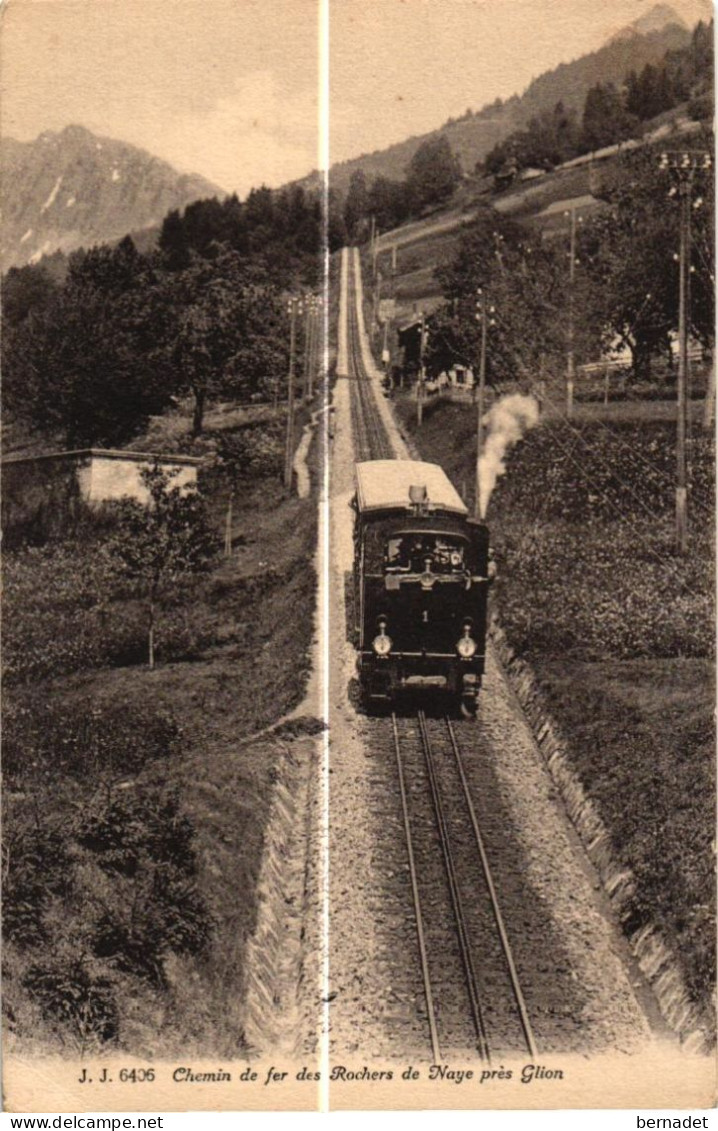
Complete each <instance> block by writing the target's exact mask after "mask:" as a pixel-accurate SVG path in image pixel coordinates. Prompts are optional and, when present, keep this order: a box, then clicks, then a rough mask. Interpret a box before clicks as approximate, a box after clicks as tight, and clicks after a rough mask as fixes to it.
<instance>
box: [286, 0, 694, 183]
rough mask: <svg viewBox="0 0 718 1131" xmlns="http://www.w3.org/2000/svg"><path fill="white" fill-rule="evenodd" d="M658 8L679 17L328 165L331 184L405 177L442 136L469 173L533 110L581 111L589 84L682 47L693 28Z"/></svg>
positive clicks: (616, 77) (615, 78) (618, 77)
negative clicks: (513, 91) (360, 176)
mask: <svg viewBox="0 0 718 1131" xmlns="http://www.w3.org/2000/svg"><path fill="white" fill-rule="evenodd" d="M656 9H662V10H663V12H664V15H665V16H666V18H668V17H669V16H675V21H676V22H674V21H673V20H671V21H670V22H668V23H666V24H664V25H663V26H662V27H660V28H658V29H655V30H652V31H648V32H644V33H641V32H637V33H636V34H632V35H628V36H619V38H612V39H610V40H609V41H607V42H606V43H604V44H603V46H602V47H600V48H598V49H597V50H596V51H593V52H589V53H588V54H586V55H582V56H580V57H579V58H578V59H574V60H572V61H571V62H568V63H559V64H558V66H556V67H555V68H553V70H551V71H546V72H544V74H541V75H539V76H538V77H537V78H535V79H533V80H532V82H531V83H529V85H528V87H527V88H526V90H525V91H524V92H523V94H521V95H513V96H512V97H511V98H509V99H507V100H506V101H501V100H500V99H497V100H496V101H495V102H494V103H492V104H490V105H488V106H484V107H483V108H482V109H480V110H477V111H473V112H472V113H470V114H465V115H464V116H463V117H462V118H459V119H449V120H448V121H447V122H444V123H443V124H442V125H441V126H438V127H437V128H436V129H434V130H430V131H428V132H427V133H424V134H421V135H415V136H414V137H411V138H406V139H405V140H404V141H401V142H396V143H394V144H393V145H390V146H386V147H385V148H384V149H380V150H375V151H374V152H372V153H364V154H361V155H359V156H357V157H352V158H349V159H348V160H346V161H343V162H338V163H337V164H336V165H333V166H332V167H331V169H330V172H329V181H330V185H331V186H332V187H333V188H334V189H335V190H337V192H339V193H340V194H343V193H345V192H346V190H347V188H348V186H349V181H350V179H351V176H352V174H353V173H354V172H355V171H357V170H361V171H363V172H364V174H365V176H366V178H367V180H371V179H372V178H374V177H377V176H384V177H388V178H389V179H391V180H401V179H403V177H404V174H405V170H406V167H407V165H408V164H409V162H410V161H411V158H412V157H413V155H414V153H415V152H416V150H417V149H418V148H419V146H420V145H421V144H422V143H423V142H425V141H427V140H429V139H433V138H437V137H441V136H444V137H446V138H447V139H448V141H449V144H450V145H451V147H452V149H453V150H454V152H455V153H456V154H457V155H458V156H459V158H460V160H461V163H462V167H463V169H464V172H465V173H470V172H471V171H472V170H473V169H474V167H475V165H476V163H477V162H478V161H482V160H483V158H484V157H485V156H486V154H487V153H488V152H489V151H490V150H491V149H492V148H493V147H494V146H495V145H496V144H497V143H498V142H500V141H503V140H504V138H506V137H508V135H509V134H510V133H513V132H514V131H515V130H518V129H522V128H524V127H526V126H527V125H528V123H529V121H530V119H531V118H532V117H534V116H535V115H537V114H540V113H542V112H544V111H546V110H550V109H553V107H554V106H555V105H556V103H557V102H563V104H564V106H565V108H566V109H571V110H574V111H576V112H577V113H579V114H580V112H581V111H582V109H583V103H584V100H585V97H586V93H587V91H588V89H589V88H590V87H591V86H593V85H595V84H596V83H598V82H613V83H617V84H620V83H622V82H623V81H624V80H625V79H626V77H627V75H628V73H629V72H630V71H631V70H637V71H640V70H641V69H642V68H643V67H644V66H645V65H646V63H654V64H655V63H658V62H660V61H661V60H662V59H663V57H664V55H665V54H666V52H667V51H672V50H678V49H680V48H682V47H685V46H686V44H687V43H688V42H689V40H690V32H689V31H688V29H687V27H686V26H685V24H683V22H682V21H680V17H678V16H677V15H675V12H674V10H673V9H672V8H670V7H669V6H668V5H665V4H664V5H656V6H655V8H654V9H652V10H651V11H655V10H656ZM647 16H650V12H649V13H647ZM624 30H625V29H624ZM316 179H317V174H316V173H312V174H310V175H309V176H308V177H305V178H302V179H301V180H300V181H299V182H297V183H299V184H302V185H311V184H314V183H316Z"/></svg>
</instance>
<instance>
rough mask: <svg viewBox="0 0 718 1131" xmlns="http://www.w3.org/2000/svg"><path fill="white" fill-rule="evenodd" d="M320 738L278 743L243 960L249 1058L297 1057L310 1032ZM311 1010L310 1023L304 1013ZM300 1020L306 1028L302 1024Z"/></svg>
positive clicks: (315, 990)
mask: <svg viewBox="0 0 718 1131" xmlns="http://www.w3.org/2000/svg"><path fill="white" fill-rule="evenodd" d="M321 741H322V739H321V736H319V737H313V738H301V739H297V740H296V741H294V742H291V743H287V744H283V748H282V752H281V754H280V756H279V760H278V764H277V771H276V772H277V780H276V783H275V785H274V791H273V797H272V803H271V809H270V813H269V819H268V823H267V830H266V834H265V841H264V848H263V852H262V863H261V867H260V874H259V879H258V883H257V923H256V927H255V930H254V934H253V935H252V937H251V939H250V940H249V942H248V944H247V952H246V957H245V971H246V974H245V987H244V1000H245V1038H246V1041H247V1044H248V1046H249V1048H250V1049H251V1052H252V1056H261V1055H262V1054H264V1053H268V1052H270V1051H271V1052H272V1054H273V1055H274V1054H275V1053H276V1054H284V1055H285V1056H287V1057H294V1056H297V1057H299V1056H300V1055H301V1054H302V1053H306V1052H308V1051H311V1048H310V1047H309V1046H310V1045H311V1043H312V1031H311V1030H313V1032H314V1033H316V1031H317V1029H318V1020H317V1018H318V1015H319V968H320V953H319V947H318V944H317V940H316V939H313V938H311V934H312V932H311V931H310V932H307V931H306V930H305V926H306V923H307V922H310V921H311V920H312V919H317V920H318V919H319V915H320V907H319V903H318V901H317V906H316V908H314V909H310V908H309V907H308V902H309V901H310V900H313V899H314V897H315V896H316V893H317V891H318V883H317V871H318V868H317V860H316V853H317V838H316V836H314V835H313V831H312V830H313V829H314V828H316V827H317V825H318V813H317V805H318V804H319V798H320V789H319V783H318V780H317V779H318V767H319V764H320V757H319V751H320V744H321ZM314 1006H316V1010H317V1017H315V1018H313V1019H309V1018H308V1016H307V1014H308V1013H309V1012H311V1011H312V1009H313V1007H314ZM308 1021H309V1022H310V1023H309V1024H308Z"/></svg>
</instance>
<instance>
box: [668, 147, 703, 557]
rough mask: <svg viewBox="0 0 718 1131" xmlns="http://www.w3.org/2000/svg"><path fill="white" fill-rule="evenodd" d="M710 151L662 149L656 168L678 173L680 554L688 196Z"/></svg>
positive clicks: (681, 536)
mask: <svg viewBox="0 0 718 1131" xmlns="http://www.w3.org/2000/svg"><path fill="white" fill-rule="evenodd" d="M710 166H711V157H710V154H709V153H707V152H706V151H705V150H701V151H697V152H696V151H693V152H691V151H687V152H686V151H684V152H682V153H676V152H673V153H662V154H661V161H660V166H659V168H661V169H670V170H671V171H672V172H674V173H675V174H676V175H677V177H678V201H679V208H680V243H679V252H678V388H677V397H676V399H677V405H676V408H677V425H676V547H677V549H678V552H679V553H680V554H685V552H686V550H687V548H688V484H687V477H686V422H687V416H688V397H687V385H688V327H689V325H690V292H689V289H688V288H689V279H690V269H691V197H692V192H693V179H694V177H695V174H696V170H698V169H709V168H710Z"/></svg>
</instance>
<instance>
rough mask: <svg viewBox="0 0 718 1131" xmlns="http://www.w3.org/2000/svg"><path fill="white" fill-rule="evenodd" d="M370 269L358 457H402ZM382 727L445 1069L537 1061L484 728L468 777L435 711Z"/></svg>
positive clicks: (353, 321) (354, 358)
mask: <svg viewBox="0 0 718 1131" xmlns="http://www.w3.org/2000/svg"><path fill="white" fill-rule="evenodd" d="M358 270H359V263H358V257H355V255H354V254H353V253H350V260H349V277H348V293H347V308H348V309H347V360H348V363H349V365H348V368H349V383H350V389H351V416H352V434H353V440H354V453H355V459H356V460H357V461H361V460H367V459H393V458H394V451H393V448H392V445H391V441H390V439H389V436H388V435H387V431H386V428H385V427H384V424H383V421H382V419H381V416H380V413H379V410H378V408H377V404H376V400H375V396H376V391H375V389H373V388H372V382H371V378H370V377H369V376H368V374H367V372H366V370H365V368H364V362H363V358H362V351H361V343H360V331H359V317H360V315H359V311H358V308H357V287H356V272H357V271H358ZM376 723H377V727H376V736H375V742H376V746H377V748H379V747H381V749H382V751H386V753H387V754H389V756H390V749H391V748H392V747H393V752H394V757H395V762H396V772H397V777H398V787H399V789H398V792H399V796H400V799H401V823H402V824H403V830H404V840H405V843H406V852H407V858H408V872H409V881H410V904H408V905H407V911H408V913H409V915H412V913H413V920H414V924H415V927H416V938H417V942H418V950H419V964H420V969H421V985H422V987H423V997H424V1003H425V1017H424V1018H423V1020H424V1021H425V1024H426V1029H427V1030H428V1037H429V1042H430V1045H431V1055H432V1059H433V1062H434V1063H436V1064H439V1063H442V1062H445V1061H446V1060H447V1059H449V1060H450V1059H452V1058H453V1059H458V1058H465V1057H466V1055H467V1052H470V1050H471V1049H475V1050H476V1052H477V1053H478V1055H479V1057H480V1059H481V1060H482V1061H483V1062H484V1063H485V1064H487V1065H491V1064H492V1063H493V1062H494V1061H496V1062H498V1060H499V1059H500V1058H501V1057H510V1056H512V1055H514V1056H516V1055H523V1054H524V1053H528V1054H529V1055H530V1056H531V1057H532V1058H533V1059H535V1058H536V1056H537V1050H536V1042H535V1039H534V1035H533V1031H532V1028H531V1023H530V1020H529V1015H528V1010H527V1006H526V1002H525V999H524V994H523V990H522V987H521V983H520V979H519V972H518V970H517V966H516V963H515V961H514V957H513V954H512V950H511V946H510V942H509V938H508V934H507V931H506V927H505V924H504V921H503V916H502V914H501V908H500V905H499V900H498V892H497V884H496V882H495V879H494V876H493V874H492V870H491V866H490V862H489V852H488V851H487V847H486V838H485V836H484V833H483V831H482V820H481V818H480V814H479V813H478V812H477V802H478V798H477V796H476V784H477V780H478V782H479V788H480V790H481V792H482V793H483V794H484V797H483V802H484V804H485V806H486V807H489V808H490V805H491V802H490V796H491V785H490V783H489V782H488V780H484V782H481V771H480V768H479V767H480V762H479V761H478V759H479V758H480V757H481V754H480V751H479V749H478V744H477V739H476V729H475V727H472V739H471V744H472V750H471V754H472V760H473V764H472V766H471V771H472V772H471V774H470V775H467V768H466V765H465V759H464V754H463V752H462V749H461V745H460V742H459V739H458V737H457V728H456V727H455V725H454V723H453V722H452V721H451V720H450V719H449V718H448V717H444V718H427V716H426V714H425V712H424V711H419V712H418V713H417V714H416V716H415V717H413V718H404V717H399V716H397V715H396V714H392V716H391V734H390V735H387V732H386V730H385V729H384V728H385V727H386V725H387V720H381V721H379V720H376ZM475 756H478V757H475ZM477 775H478V777H477ZM469 778H471V781H470V780H469ZM475 799H476V800H475ZM489 824H490V822H489ZM497 831H498V830H493V829H492V835H491V838H490V839H491V840H492V841H493V842H494V843H496V842H497V840H498V842H499V844H500V837H497V836H495V835H494V833H495V832H497ZM501 835H504V836H505V831H504V830H501ZM399 843H400V842H399ZM399 851H401V849H400V847H399ZM498 851H499V853H500V851H501V850H500V848H499V849H498ZM392 854H393V853H392ZM404 898H405V897H403V898H402V902H404ZM409 907H411V910H409ZM410 922H411V920H410V919H409V923H410Z"/></svg>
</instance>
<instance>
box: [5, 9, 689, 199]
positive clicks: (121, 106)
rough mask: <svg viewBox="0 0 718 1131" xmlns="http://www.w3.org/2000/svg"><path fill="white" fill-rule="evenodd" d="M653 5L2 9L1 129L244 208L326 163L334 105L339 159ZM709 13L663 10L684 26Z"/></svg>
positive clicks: (504, 88)
mask: <svg viewBox="0 0 718 1131" xmlns="http://www.w3.org/2000/svg"><path fill="white" fill-rule="evenodd" d="M654 2H655V0H602V2H601V0H5V3H4V5H3V19H2V37H1V39H0V70H1V73H2V81H1V85H0V93H1V94H2V104H1V105H2V108H1V110H0V128H1V129H2V132H3V134H4V135H6V136H9V137H14V138H16V139H18V140H21V141H29V140H31V139H33V138H34V137H36V136H37V135H38V134H40V133H42V132H43V131H44V130H48V129H50V130H59V129H62V128H63V127H64V126H66V125H69V124H71V123H73V124H79V125H84V126H86V127H87V128H88V129H90V130H92V131H93V132H95V133H97V134H101V135H104V136H108V137H115V138H118V139H120V140H122V141H127V142H130V143H131V144H134V145H138V146H140V147H142V148H143V149H147V150H149V151H150V152H151V153H153V154H155V155H156V156H158V157H161V158H163V159H164V160H166V161H169V162H170V164H172V165H174V166H175V168H177V169H179V170H180V171H182V172H194V173H200V174H202V175H203V176H205V177H207V178H208V179H209V180H210V181H212V182H214V183H215V184H217V185H218V186H219V187H221V188H223V189H226V190H228V191H236V192H238V193H239V195H240V196H244V195H246V193H247V192H248V190H249V189H250V188H251V187H252V186H253V185H258V184H262V183H265V184H269V185H272V186H274V185H279V184H282V183H284V182H286V181H288V180H292V179H294V178H297V177H300V176H303V175H304V174H305V173H308V172H309V171H310V170H312V169H314V168H317V167H320V166H321V164H322V154H323V153H326V149H322V148H321V139H322V129H321V125H320V122H321V121H322V120H323V119H322V114H323V107H325V106H326V104H327V101H328V103H329V123H328V128H329V159H330V161H331V162H334V161H342V160H345V159H347V158H349V157H354V156H358V155H359V154H361V153H363V152H370V151H372V150H374V149H379V148H383V147H384V146H386V145H389V144H391V143H392V142H394V141H401V140H403V139H404V138H406V137H409V136H411V135H413V134H417V133H423V132H425V131H427V130H430V129H433V128H436V127H437V126H439V125H441V124H442V122H444V121H445V120H446V119H447V118H448V117H457V116H459V115H461V114H463V113H464V111H465V110H466V109H467V108H468V107H471V108H473V109H476V110H478V109H480V108H481V106H483V105H484V104H486V103H487V102H491V101H493V100H494V99H495V98H496V97H501V98H506V97H508V96H509V95H511V94H513V93H521V91H523V90H524V89H525V88H526V86H527V85H528V84H529V82H530V81H531V79H532V78H534V77H536V76H538V75H539V74H541V73H542V72H543V71H545V70H547V69H549V68H551V67H555V66H556V65H557V64H558V63H560V62H568V61H570V60H571V59H574V58H577V57H578V56H579V55H582V54H585V53H586V52H587V51H592V50H595V49H596V48H597V47H599V46H601V44H602V43H603V42H605V40H606V39H607V38H608V37H609V36H610V35H611V34H612V33H613V32H615V31H617V30H619V29H620V28H622V27H624V26H625V25H627V24H628V23H630V22H631V21H632V20H634V19H636V18H637V17H638V16H640V15H641V14H642V13H644V12H646V11H648V10H649V9H650V8H651V7H653V4H654ZM706 2H707V0H670V3H671V6H672V7H673V8H674V9H675V10H676V11H677V12H678V13H679V14H680V15H682V16H683V18H684V19H685V20H686V22H687V23H689V24H693V23H694V22H695V21H696V20H697V18H698V17H699V16H700V15H701V14H704V12H705V8H706ZM322 29H323V30H322ZM327 29H328V35H329V40H328V43H329V50H328V62H329V71H328V82H327V73H326V70H325V68H324V67H323V58H324V55H323V53H322V51H321V50H320V42H321V41H322V36H323V35H326V30H327ZM324 91H328V99H327V97H326V96H325V97H323V96H322V95H323V92H324ZM324 120H325V119H324Z"/></svg>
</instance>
